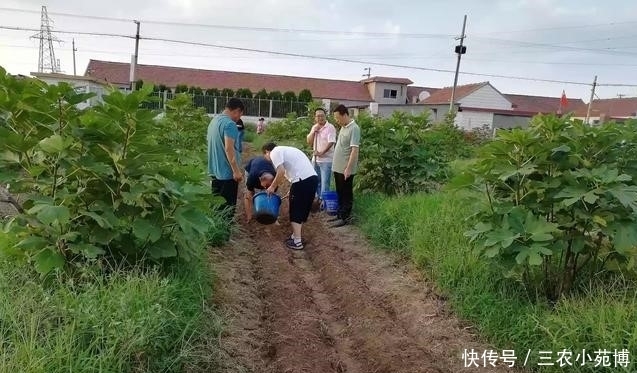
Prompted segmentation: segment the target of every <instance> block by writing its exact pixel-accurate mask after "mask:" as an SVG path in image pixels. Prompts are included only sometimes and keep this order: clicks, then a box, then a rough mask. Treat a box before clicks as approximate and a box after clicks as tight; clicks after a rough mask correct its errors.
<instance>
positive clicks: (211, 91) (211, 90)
mask: <svg viewBox="0 0 637 373" xmlns="http://www.w3.org/2000/svg"><path fill="white" fill-rule="evenodd" d="M206 96H213V97H218V96H219V90H218V89H217V88H208V89H206Z"/></svg>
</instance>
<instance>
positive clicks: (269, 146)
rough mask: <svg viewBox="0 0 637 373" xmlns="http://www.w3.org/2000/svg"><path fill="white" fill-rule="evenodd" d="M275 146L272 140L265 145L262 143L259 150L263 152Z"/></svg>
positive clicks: (269, 150)
mask: <svg viewBox="0 0 637 373" xmlns="http://www.w3.org/2000/svg"><path fill="white" fill-rule="evenodd" d="M274 148H276V144H275V143H273V142H269V143H267V144H265V145H263V147H262V148H261V150H262V151H263V152H264V153H265V152H271V151H272V149H274Z"/></svg>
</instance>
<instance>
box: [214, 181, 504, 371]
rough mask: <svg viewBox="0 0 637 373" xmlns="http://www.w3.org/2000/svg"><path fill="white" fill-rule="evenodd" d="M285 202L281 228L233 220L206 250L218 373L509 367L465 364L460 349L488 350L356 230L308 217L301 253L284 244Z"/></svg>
mask: <svg viewBox="0 0 637 373" xmlns="http://www.w3.org/2000/svg"><path fill="white" fill-rule="evenodd" d="M241 193H242V192H241ZM239 201H241V202H242V200H241V194H240V198H239ZM285 202H286V200H284V203H283V206H282V208H281V211H282V215H283V216H282V217H281V219H280V220H281V225H267V226H266V225H261V224H259V223H257V222H251V223H250V224H246V223H242V224H243V225H242V227H241V231H242V232H243V233H239V234H236V235H235V236H234V237H233V240H232V241H231V242H230V243H229V244H228V245H227V246H226V247H223V248H218V249H213V250H212V252H211V260H212V261H213V262H214V267H215V268H216V271H217V275H218V279H217V286H218V288H217V290H216V295H215V303H216V307H217V308H218V309H219V310H220V311H221V312H222V313H223V314H225V315H227V316H228V317H230V320H229V326H228V328H227V330H226V332H225V333H224V335H223V336H222V338H221V341H220V342H221V346H222V348H223V350H224V355H225V358H224V361H223V365H224V367H223V368H222V370H221V371H222V372H255V373H256V372H258V373H275V372H276V373H288V372H289V373H297V372H312V373H328V372H358V373H373V372H377V373H419V372H423V373H424V372H427V373H434V372H506V371H513V370H512V369H509V368H508V367H505V366H502V365H501V366H498V367H491V366H488V367H483V363H482V361H480V362H479V363H478V364H479V365H480V368H475V367H474V368H465V367H464V360H463V358H462V352H463V350H464V349H471V348H473V349H475V351H479V352H480V353H482V351H484V350H485V349H488V347H487V346H486V345H484V344H483V343H480V342H478V341H477V340H476V338H475V336H474V335H473V334H472V328H471V327H470V326H467V325H464V324H463V323H461V322H459V321H458V320H457V319H456V318H455V317H454V316H453V315H452V314H451V313H450V311H449V309H448V307H447V305H446V304H445V301H444V299H441V298H440V297H439V296H437V295H436V294H435V293H433V292H432V291H431V287H430V286H429V285H428V284H427V283H426V282H425V281H424V280H423V279H422V278H421V276H419V273H418V271H417V270H416V269H415V268H413V267H412V266H411V265H410V264H408V263H403V262H400V261H399V260H398V259H396V258H394V257H392V256H390V255H387V254H384V253H379V252H377V251H374V250H373V249H371V247H370V244H369V243H367V242H366V241H365V239H364V238H363V237H362V236H361V234H360V233H359V232H358V230H357V229H356V228H355V226H346V227H341V228H333V229H330V228H328V227H327V225H328V224H327V223H325V220H326V218H327V217H326V216H323V214H320V213H319V214H313V215H312V216H311V217H310V220H309V222H308V224H306V226H305V227H304V240H307V241H308V244H306V246H305V250H303V251H301V252H295V251H291V250H289V249H287V248H286V247H285V245H284V244H283V240H284V239H285V238H286V237H287V236H289V235H290V233H291V232H290V227H289V221H288V220H287V204H286V203H285ZM241 207H242V206H239V214H240V217H241V221H242V222H243V221H244V219H243V212H242V210H243V209H242V208H241Z"/></svg>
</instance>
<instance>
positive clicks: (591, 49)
mask: <svg viewBox="0 0 637 373" xmlns="http://www.w3.org/2000/svg"><path fill="white" fill-rule="evenodd" d="M478 38H479V39H483V40H487V41H490V42H500V43H505V44H518V45H521V46H528V47H540V48H557V49H561V50H564V49H565V50H572V51H585V52H600V53H608V54H614V55H617V54H619V55H629V56H637V53H629V52H628V53H627V52H625V51H614V50H610V49H595V48H584V47H574V46H568V45H560V44H545V43H535V42H530V41H520V40H507V39H498V38H484V37H478Z"/></svg>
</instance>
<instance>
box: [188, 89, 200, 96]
mask: <svg viewBox="0 0 637 373" xmlns="http://www.w3.org/2000/svg"><path fill="white" fill-rule="evenodd" d="M188 93H190V94H193V95H199V96H200V95H203V89H201V87H190V88H189V89H188Z"/></svg>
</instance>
